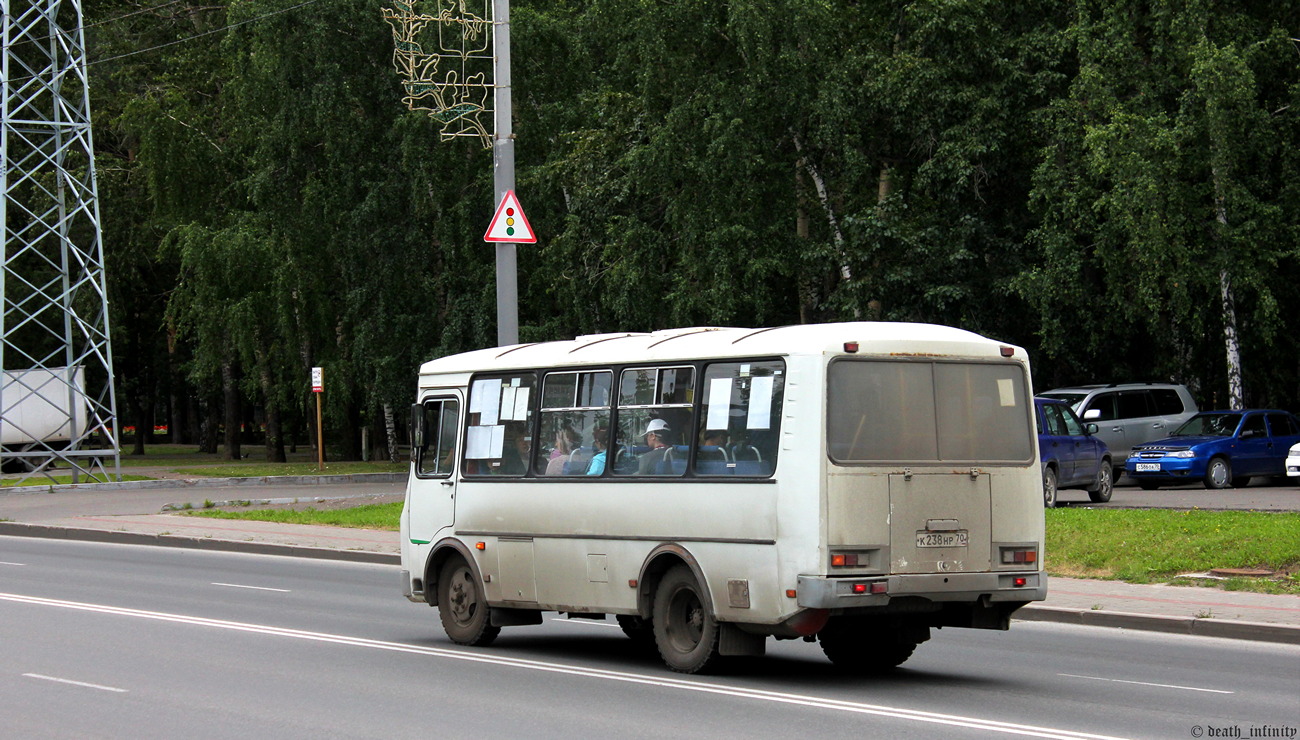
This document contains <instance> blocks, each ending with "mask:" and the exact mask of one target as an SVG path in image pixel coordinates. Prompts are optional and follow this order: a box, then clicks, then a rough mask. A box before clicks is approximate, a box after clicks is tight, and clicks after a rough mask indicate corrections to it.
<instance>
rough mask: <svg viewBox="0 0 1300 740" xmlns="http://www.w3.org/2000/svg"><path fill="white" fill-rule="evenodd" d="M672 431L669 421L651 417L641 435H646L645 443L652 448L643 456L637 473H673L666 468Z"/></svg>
mask: <svg viewBox="0 0 1300 740" xmlns="http://www.w3.org/2000/svg"><path fill="white" fill-rule="evenodd" d="M670 431H672V430H670V429H669V428H668V422H666V421H664V420H663V419H651V420H650V423H649V424H647V425H646V428H645V431H644V432H642V433H641V436H643V437H645V443H646V445H647V446H649V447H650V450H649V451H648V452H646V453H645V454H644V455H642V456H641V459H640V461H639V464H638V465H637V471H636V472H637V475H671V474H672V471H671V470H666V469H665V468H666V467H667V466H666V465H664V464H663V462H664V455H666V454H667V453H668V451H669V450H671V449H672V447H671V446H669V444H668V433H669V432H670Z"/></svg>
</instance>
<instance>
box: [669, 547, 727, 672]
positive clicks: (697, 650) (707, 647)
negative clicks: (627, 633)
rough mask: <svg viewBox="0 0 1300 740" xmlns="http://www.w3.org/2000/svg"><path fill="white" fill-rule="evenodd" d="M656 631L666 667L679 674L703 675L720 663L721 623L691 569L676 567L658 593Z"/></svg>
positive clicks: (670, 570) (670, 571) (681, 566)
mask: <svg viewBox="0 0 1300 740" xmlns="http://www.w3.org/2000/svg"><path fill="white" fill-rule="evenodd" d="M652 626H653V629H654V638H655V645H656V646H657V647H658V648H659V656H660V657H661V658H663V661H664V663H665V664H666V665H667V666H668V667H669V668H670V669H672V670H674V671H677V672H678V673H700V672H702V671H704V670H706V669H708V668H710V667H712V666H714V665H716V663H717V661H718V635H719V633H720V630H719V629H718V621H717V619H715V618H714V616H713V614H712V613H710V611H709V608H708V605H707V602H706V600H705V598H704V593H703V590H702V589H701V587H700V584H699V583H697V582H696V580H695V576H694V575H693V574H692V573H691V570H690V568H687V567H686V566H685V565H676V566H673V567H672V568H670V569H669V570H668V572H667V573H665V574H664V577H663V580H661V581H660V582H659V587H658V588H657V589H656V590H655V600H654V619H653V625H652Z"/></svg>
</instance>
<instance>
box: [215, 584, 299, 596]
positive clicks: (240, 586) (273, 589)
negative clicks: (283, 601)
mask: <svg viewBox="0 0 1300 740" xmlns="http://www.w3.org/2000/svg"><path fill="white" fill-rule="evenodd" d="M211 585H213V586H225V587H226V588H247V589H251V590H253V591H278V592H280V593H282V594H287V593H289V589H287V588H267V587H266V586H245V585H243V584H239V583H213V584H211Z"/></svg>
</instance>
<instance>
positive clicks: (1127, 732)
mask: <svg viewBox="0 0 1300 740" xmlns="http://www.w3.org/2000/svg"><path fill="white" fill-rule="evenodd" d="M397 580H398V579H397V571H396V569H395V568H393V567H391V566H380V565H363V564H351V563H340V562H331V561H316V560H305V559H295V558H284V557H265V556H254V555H245V554H233V553H220V552H208V551H197V550H177V549H172V548H149V547H138V546H129V545H109V544H97V543H84V542H71V541H62V540H43V539H27V538H10V537H0V645H3V651H2V652H0V655H2V656H3V657H0V716H3V717H4V718H5V735H6V736H8V737H23V738H27V737H78V738H83V737H89V738H94V737H113V738H116V737H128V736H129V737H132V738H154V737H157V738H164V737H165V738H175V737H188V738H248V737H276V738H300V737H301V738H313V739H318V738H333V737H347V738H362V737H388V738H392V737H399V738H401V737H412V738H414V737H420V738H427V737H439V738H476V739H477V740H482V739H483V738H498V737H526V738H550V737H557V738H558V737H565V738H568V737H572V736H574V735H575V734H580V735H582V736H586V737H619V738H623V737H628V738H642V737H644V738H662V737H672V736H676V737H706V736H707V737H718V738H731V737H735V738H741V737H743V738H749V739H753V738H777V737H780V738H786V737H790V736H792V735H794V736H804V737H815V738H854V739H855V740H859V739H860V738H864V737H900V738H934V737H969V738H977V737H978V738H985V737H991V736H1007V737H1012V736H1018V737H1050V738H1072V739H1074V738H1081V737H1084V736H1085V735H1083V734H1081V733H1087V736H1088V737H1096V736H1103V737H1152V738H1186V737H1192V738H1197V737H1201V736H1206V737H1211V736H1215V735H1213V734H1212V733H1211V730H1212V729H1215V730H1217V729H1219V728H1229V727H1237V728H1240V730H1239V731H1240V736H1242V737H1248V736H1249V732H1250V729H1251V728H1258V727H1264V726H1266V725H1267V726H1269V727H1290V728H1293V729H1294V728H1297V727H1300V706H1298V705H1297V703H1296V701H1295V697H1296V696H1300V671H1297V669H1296V666H1297V665H1300V647H1291V646H1281V645H1275V644H1270V645H1263V644H1259V643H1253V642H1244V641H1229V640H1215V639H1208V638H1197V637H1188V636H1168V635H1158V634H1151V633H1133V632H1127V631H1120V630H1113V629H1100V628H1087V627H1071V626H1066V625H1056V624H1044V623H1017V624H1015V625H1014V626H1013V628H1012V630H1011V631H1010V632H1007V633H996V632H980V631H970V630H944V631H942V632H939V633H937V634H936V635H935V638H934V639H933V640H931V642H929V643H926V644H924V645H922V646H921V647H920V648H919V649H918V651H917V655H916V656H915V657H914V658H913V659H912V660H911V661H909V662H908V663H907V664H906V665H905V667H904V668H903V669H902V670H900V671H897V672H896V673H894V674H892V675H890V676H888V677H883V678H881V677H876V678H861V677H854V676H851V675H847V674H844V673H840V672H838V671H836V670H835V669H834V668H833V667H832V666H831V665H830V664H829V663H828V662H827V661H826V660H825V658H824V657H823V656H822V655H821V652H820V650H819V649H818V648H817V646H816V645H810V644H806V643H803V642H798V641H795V642H781V643H776V642H774V641H769V655H768V656H767V657H766V658H763V659H761V660H754V661H749V662H745V663H738V664H736V665H735V666H734V667H733V669H732V670H731V671H730V672H728V673H726V674H723V675H719V676H710V677H687V676H679V675H677V674H672V673H670V672H668V671H667V670H666V669H664V668H663V667H662V665H661V664H660V663H659V661H658V659H657V657H655V656H653V655H645V654H641V653H638V652H637V651H636V650H635V649H634V647H633V645H632V643H631V641H629V640H627V639H626V638H624V637H623V636H622V634H621V632H620V631H619V630H618V629H617V627H616V626H614V624H613V622H612V621H610V622H589V621H586V620H566V619H562V618H555V619H548V621H547V622H546V623H545V624H543V625H541V626H538V627H521V628H507V629H506V630H505V631H503V633H502V636H501V638H500V639H499V640H498V642H497V644H496V645H494V646H493V647H491V648H482V649H466V648H461V647H459V646H456V645H453V644H451V643H450V642H449V641H447V639H446V638H445V636H444V635H443V634H442V632H441V630H440V628H439V627H438V624H437V612H436V610H434V609H430V608H428V607H426V606H422V605H417V604H412V603H409V602H407V601H405V600H404V599H402V598H401V596H400V593H399V588H398V583H397ZM550 616H554V615H548V617H550ZM1198 728H1199V729H1198ZM1198 733H1199V734H1198Z"/></svg>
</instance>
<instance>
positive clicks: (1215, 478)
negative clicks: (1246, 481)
mask: <svg viewBox="0 0 1300 740" xmlns="http://www.w3.org/2000/svg"><path fill="white" fill-rule="evenodd" d="M1231 485H1232V463H1230V462H1228V458H1226V457H1216V458H1214V459H1213V460H1211V461H1210V462H1209V464H1208V465H1206V466H1205V487H1206V488H1211V489H1215V490H1218V489H1222V488H1227V487H1229V486H1231Z"/></svg>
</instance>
